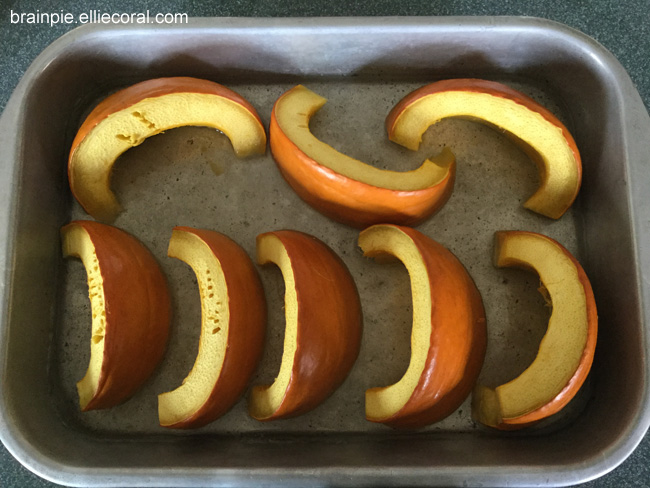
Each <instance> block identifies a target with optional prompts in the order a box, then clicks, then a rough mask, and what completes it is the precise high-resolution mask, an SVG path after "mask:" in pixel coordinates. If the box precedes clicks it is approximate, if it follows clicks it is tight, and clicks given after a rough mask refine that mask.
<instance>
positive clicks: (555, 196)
mask: <svg viewBox="0 0 650 488" xmlns="http://www.w3.org/2000/svg"><path fill="white" fill-rule="evenodd" d="M447 117H461V118H467V119H471V120H475V121H477V122H481V123H484V124H486V125H489V126H492V127H496V128H497V129H498V130H499V131H501V132H504V133H505V134H506V135H508V136H509V137H510V138H511V139H512V140H513V141H514V142H515V143H517V144H518V145H519V146H520V147H521V148H522V149H523V150H524V151H525V152H526V154H528V156H529V157H530V158H531V159H532V160H533V161H534V162H535V163H536V164H537V167H538V171H539V176H540V185H539V188H538V189H537V191H536V192H535V193H534V194H533V195H532V196H531V197H530V198H529V199H528V200H527V201H526V203H525V204H524V206H525V207H526V208H528V209H530V210H532V211H534V212H537V213H540V214H542V215H546V216H547V217H551V218H554V219H558V218H560V217H561V216H562V215H563V214H564V213H565V212H566V211H567V209H568V208H569V207H570V206H571V204H572V203H573V201H574V200H575V198H576V196H577V194H578V191H579V190H580V183H581V180H582V163H581V159H580V153H579V151H578V148H577V146H576V143H575V141H574V139H573V136H572V135H571V133H570V132H569V130H568V129H567V128H566V127H565V126H564V124H562V122H560V121H559V120H558V119H557V117H556V116H555V115H553V114H552V113H551V112H550V111H549V110H547V109H546V108H545V107H543V106H541V105H540V104H539V103H537V102H536V101H535V100H533V99H532V98H530V97H528V96H526V95H524V94H523V93H520V92H518V91H516V90H513V89H512V88H510V87H508V86H506V85H503V84H501V83H497V82H494V81H486V80H478V79H452V80H443V81H439V82H436V83H431V84H430V85H426V86H424V87H422V88H419V89H417V90H415V91H413V92H412V93H410V94H408V95H407V96H406V97H404V98H403V99H402V100H401V101H400V102H399V103H398V104H397V105H396V106H395V108H393V110H392V111H391V112H390V114H389V115H388V117H387V118H386V129H387V131H388V137H389V139H390V140H391V141H394V142H396V143H398V144H401V145H403V146H405V147H407V148H409V149H413V150H415V149H417V148H418V147H419V146H420V142H421V140H422V134H423V133H424V132H425V131H426V130H427V128H428V127H429V126H431V125H433V124H435V123H436V122H438V121H440V120H442V119H444V118H447Z"/></svg>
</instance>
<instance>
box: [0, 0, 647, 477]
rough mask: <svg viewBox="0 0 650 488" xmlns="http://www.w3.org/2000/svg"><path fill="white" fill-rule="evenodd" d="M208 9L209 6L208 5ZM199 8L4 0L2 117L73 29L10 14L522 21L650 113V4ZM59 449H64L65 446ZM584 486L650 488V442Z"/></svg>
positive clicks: (282, 2) (234, 4) (316, 0)
mask: <svg viewBox="0 0 650 488" xmlns="http://www.w3.org/2000/svg"><path fill="white" fill-rule="evenodd" d="M206 3H207V2H206ZM210 3H213V5H211V6H205V5H202V2H199V1H195V0H183V1H172V0H162V1H158V2H154V1H149V0H141V1H139V2H134V1H132V0H131V1H127V0H104V1H103V2H95V3H92V2H81V1H68V2H64V1H62V0H59V1H56V0H42V1H40V2H38V3H36V2H29V1H17V0H4V1H3V2H2V6H0V46H2V49H0V70H1V71H0V73H1V74H2V76H0V109H3V108H4V106H5V104H6V103H7V100H8V98H9V96H10V95H11V93H12V91H13V90H14V88H15V87H16V85H17V83H18V82H19V80H20V78H21V77H22V76H23V74H24V72H25V70H26V69H27V68H28V66H29V65H30V63H31V62H32V61H33V60H34V58H35V57H36V56H37V55H38V54H39V53H40V52H41V51H42V50H43V49H44V48H45V47H46V46H47V45H49V44H50V43H51V42H52V41H54V40H55V39H56V38H58V37H60V36H61V35H62V34H64V33H65V32H67V31H68V30H70V29H71V28H72V27H73V25H56V26H52V27H50V26H48V25H28V24H16V23H12V22H11V12H12V11H13V12H36V10H37V9H38V10H40V12H61V11H62V10H63V12H70V13H72V14H74V15H78V14H79V13H81V12H83V11H88V10H89V9H101V11H103V12H129V13H131V12H140V11H144V10H146V9H150V10H151V11H152V12H172V13H176V12H181V13H187V14H188V15H189V16H196V17H216V16H241V17H282V16H287V17H296V16H393V15H397V16H425V15H426V16H443V15H524V16H534V17H542V18H547V19H551V20H555V21H559V22H562V23H565V24H567V25H569V26H571V27H574V28H576V29H578V30H580V31H582V32H584V33H586V34H588V35H590V36H592V37H593V38H595V39H596V40H597V41H598V42H600V43H601V44H603V45H604V46H605V47H606V48H607V49H609V50H610V51H611V52H612V53H613V54H614V55H615V56H616V57H617V58H618V59H619V61H620V62H621V63H622V64H623V66H624V67H625V69H626V70H627V71H628V73H629V75H630V77H631V78H632V81H633V82H634V83H635V85H636V87H637V89H638V91H639V93H640V94H641V98H642V99H643V101H644V103H645V106H646V108H648V107H650V0H630V1H624V2H621V1H606V0H594V1H589V2H588V1H576V2H566V1H564V0H545V1H542V0H532V1H530V2H510V1H505V2H504V1H500V2H495V1H476V0H462V1H456V2H447V1H440V0H404V1H399V2H397V1H395V0H392V1H391V0H375V1H372V0H360V1H356V2H340V3H341V5H338V3H337V2H331V1H326V0H294V1H289V0H275V1H265V0H239V1H228V2H226V1H222V2H210ZM61 448H62V449H64V448H65V446H61ZM41 486H55V485H53V484H52V483H49V482H47V481H44V480H42V479H40V478H39V477H37V476H36V475H34V474H32V473H30V472H29V471H28V470H26V469H25V468H23V467H22V466H21V465H20V464H19V463H18V462H17V461H16V460H15V459H14V458H13V457H12V456H11V455H10V454H9V453H8V452H7V451H6V449H5V448H4V447H3V446H2V445H0V487H24V488H29V487H41ZM583 486H591V487H632V486H635V487H643V486H645V487H650V434H647V435H646V437H645V439H644V440H643V441H642V442H641V444H640V445H639V447H638V448H637V449H636V451H635V452H634V453H633V454H632V455H631V456H630V457H629V458H628V459H627V460H626V461H625V462H624V463H623V464H622V465H621V466H619V467H618V468H617V469H615V470H614V471H613V472H611V473H609V474H607V475H605V476H603V477H602V478H600V479H597V480H595V481H592V482H590V483H588V484H586V485H583Z"/></svg>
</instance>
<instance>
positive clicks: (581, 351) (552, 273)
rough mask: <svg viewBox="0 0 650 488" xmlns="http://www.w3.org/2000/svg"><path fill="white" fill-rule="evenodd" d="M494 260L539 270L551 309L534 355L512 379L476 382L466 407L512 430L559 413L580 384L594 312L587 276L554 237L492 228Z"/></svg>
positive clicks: (589, 356)
mask: <svg viewBox="0 0 650 488" xmlns="http://www.w3.org/2000/svg"><path fill="white" fill-rule="evenodd" d="M495 237H496V246H495V255H494V256H495V257H494V259H495V264H496V266H499V267H517V268H522V269H525V270H532V271H535V272H537V273H538V274H539V277H540V281H541V287H540V292H542V294H543V295H544V297H545V298H546V300H547V301H549V302H550V304H551V305H552V307H553V311H552V314H551V318H550V319H549V323H548V329H547V331H546V334H545V335H544V337H543V338H542V341H541V343H540V345H539V350H538V352H537V357H536V358H535V360H534V361H533V362H532V364H531V365H530V366H529V367H528V368H526V370H525V371H524V372H523V373H522V374H520V375H519V376H518V377H517V378H515V379H513V380H512V381H510V382H508V383H506V384H503V385H501V386H498V387H496V388H494V389H492V388H488V387H485V386H478V387H477V388H476V391H475V392H474V396H473V405H472V411H473V415H474V417H475V418H476V419H477V420H478V421H479V422H481V423H483V424H485V425H488V426H490V427H495V428H498V429H503V430H511V429H518V428H521V427H525V426H527V425H531V424H533V423H536V422H538V421H540V420H542V419H544V418H547V417H549V416H551V415H553V414H555V413H557V412H559V411H560V410H561V409H562V408H564V406H565V405H566V404H567V403H569V401H570V400H571V399H572V398H573V397H574V396H575V394H576V393H577V392H578V390H579V389H580V387H581V386H582V384H583V383H584V381H585V379H586V377H587V375H588V373H589V370H590V368H591V364H592V361H593V357H594V351H595V349H596V336H597V333H598V315H597V311H596V303H595V301H594V295H593V291H592V289H591V284H590V283H589V279H588V278H587V275H586V274H585V272H584V270H583V269H582V266H580V264H579V263H578V261H577V260H576V259H575V258H574V257H573V256H572V255H571V254H570V253H569V251H567V250H566V249H565V248H564V247H563V246H562V245H561V244H559V243H558V242H557V241H555V240H553V239H551V238H550V237H546V236H544V235H541V234H537V233H534V232H522V231H508V232H497V233H496V235H495Z"/></svg>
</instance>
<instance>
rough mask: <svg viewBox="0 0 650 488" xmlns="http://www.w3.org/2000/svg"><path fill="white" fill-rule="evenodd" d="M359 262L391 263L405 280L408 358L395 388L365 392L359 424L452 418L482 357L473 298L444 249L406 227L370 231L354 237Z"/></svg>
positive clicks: (481, 327) (480, 314)
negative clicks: (409, 309) (409, 311)
mask: <svg viewBox="0 0 650 488" xmlns="http://www.w3.org/2000/svg"><path fill="white" fill-rule="evenodd" d="M359 246H360V247H361V249H363V252H364V255H365V256H368V257H375V258H381V259H382V260H384V261H385V260H391V259H399V260H400V261H402V263H404V265H405V266H406V269H407V270H408V273H409V276H410V279H411V290H412V295H413V329H412V332H411V359H410V362H409V365H408V368H407V370H406V373H405V374H404V376H402V378H401V379H400V380H399V381H398V382H397V383H395V384H393V385H390V386H386V387H381V388H371V389H369V390H367V391H366V418H367V419H368V420H370V421H372V422H380V423H384V424H387V425H389V426H391V427H396V428H419V427H423V426H425V425H428V424H431V423H433V422H437V421H439V420H442V419H443V418H445V417H447V416H448V415H450V414H451V413H453V412H454V411H455V410H456V409H457V408H458V407H459V406H460V405H461V404H462V403H463V401H464V400H465V399H466V398H467V396H468V395H469V394H470V392H471V391H472V388H473V387H474V384H475V382H476V379H477V377H478V374H479V372H480V371H481V367H482V365H483V359H484V357H485V349H486V340H487V339H486V335H487V332H486V323H485V311H484V309H483V302H482V300H481V295H480V293H479V291H478V289H477V288H476V285H475V284H474V281H473V280H472V278H471V276H470V275H469V273H468V272H467V271H466V269H465V268H464V266H463V265H462V264H461V262H460V261H459V260H458V258H456V256H454V255H453V254H452V253H451V252H450V251H449V250H448V249H446V248H445V247H444V246H442V245H441V244H439V243H437V242H435V241H434V240H432V239H430V238H429V237H427V236H425V235H424V234H422V233H420V232H418V231H417V230H415V229H411V228H409V227H399V226H395V225H383V224H380V225H375V226H372V227H370V228H368V229H366V230H364V231H363V232H361V234H360V235H359Z"/></svg>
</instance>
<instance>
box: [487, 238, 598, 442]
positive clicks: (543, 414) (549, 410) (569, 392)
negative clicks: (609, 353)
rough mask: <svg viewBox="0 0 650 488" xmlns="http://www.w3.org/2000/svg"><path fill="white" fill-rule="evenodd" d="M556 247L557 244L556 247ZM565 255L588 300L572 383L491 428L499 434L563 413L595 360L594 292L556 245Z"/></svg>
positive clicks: (582, 275) (564, 250)
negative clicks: (582, 341)
mask: <svg viewBox="0 0 650 488" xmlns="http://www.w3.org/2000/svg"><path fill="white" fill-rule="evenodd" d="M507 233H508V234H534V233H533V232H525V231H508V232H507ZM543 237H545V238H546V239H549V240H552V239H550V238H549V237H546V236H543ZM556 244H558V243H556ZM558 246H559V247H560V248H561V249H562V251H563V252H564V254H565V255H566V256H567V257H568V258H569V259H570V260H571V261H572V262H573V264H574V265H575V267H576V270H577V272H578V279H579V281H580V283H581V284H582V286H583V288H584V291H585V297H586V299H587V342H586V344H585V348H584V351H583V352H582V356H581V357H580V363H579V365H578V368H577V369H576V371H575V373H574V374H573V376H572V377H571V379H570V380H569V381H568V382H567V384H566V386H565V387H564V388H563V389H562V391H560V393H558V394H557V395H556V396H555V397H554V398H553V399H552V400H551V401H549V402H548V403H546V404H545V405H543V406H541V407H539V408H538V409H537V410H533V411H532V412H529V413H527V414H525V415H521V416H519V417H514V418H508V419H502V421H501V422H500V423H499V424H497V425H495V426H494V428H496V429H500V430H517V429H521V428H523V427H528V426H530V425H533V424H536V423H537V422H539V421H540V420H544V419H545V418H547V417H550V416H551V415H554V414H556V413H558V412H559V411H560V410H562V409H563V408H564V407H565V406H566V405H567V404H568V403H569V402H570V401H571V400H572V399H573V397H574V396H575V395H576V393H578V390H580V388H581V387H582V385H583V383H584V382H585V380H586V379H587V376H588V375H589V371H590V370H591V365H592V363H593V360H594V353H595V351H596V341H597V338H598V311H597V309H596V300H595V298H594V292H593V289H592V288H591V282H590V281H589V278H588V277H587V274H586V273H585V271H584V269H583V268H582V266H581V265H580V263H579V262H578V261H577V260H576V258H575V257H574V256H573V255H572V254H571V253H570V252H569V251H568V250H567V249H566V248H564V246H562V245H560V244H558ZM522 269H524V270H527V271H530V268H525V267H522Z"/></svg>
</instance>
